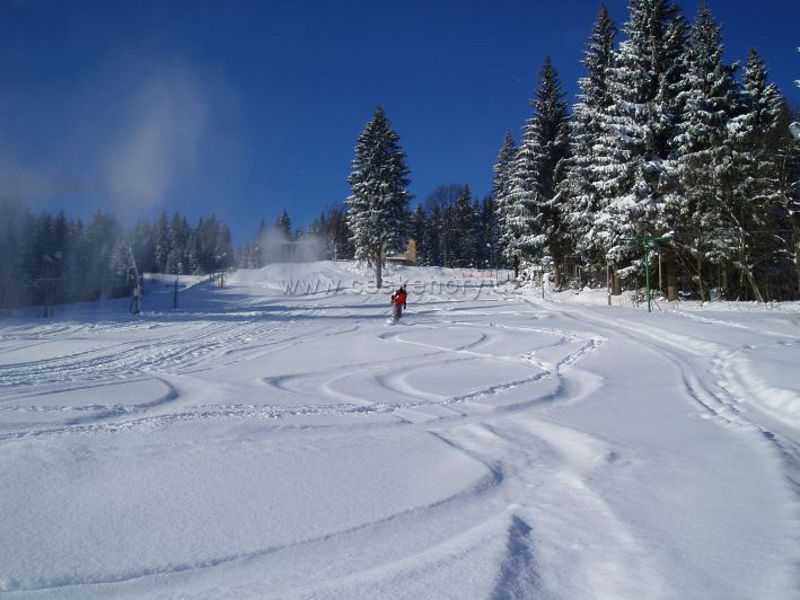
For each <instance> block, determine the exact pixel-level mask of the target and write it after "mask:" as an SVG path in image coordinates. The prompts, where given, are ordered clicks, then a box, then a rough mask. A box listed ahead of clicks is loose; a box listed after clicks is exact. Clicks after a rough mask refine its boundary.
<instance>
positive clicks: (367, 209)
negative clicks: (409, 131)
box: [347, 107, 410, 288]
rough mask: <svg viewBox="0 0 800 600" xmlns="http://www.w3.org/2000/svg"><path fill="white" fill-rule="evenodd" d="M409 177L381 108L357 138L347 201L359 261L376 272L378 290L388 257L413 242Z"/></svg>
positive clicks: (403, 155) (396, 136) (403, 158)
mask: <svg viewBox="0 0 800 600" xmlns="http://www.w3.org/2000/svg"><path fill="white" fill-rule="evenodd" d="M408 174H409V170H408V167H406V163H405V152H404V151H403V150H402V148H401V147H400V138H399V136H398V135H397V133H395V131H394V130H393V129H392V127H391V124H390V123H389V120H388V119H387V118H386V115H385V114H384V112H383V110H382V109H381V108H380V107H378V108H376V109H375V114H374V115H373V117H372V119H371V120H370V122H369V123H367V125H366V127H365V128H364V130H363V131H362V133H361V135H360V136H359V138H358V143H357V144H356V148H355V159H354V160H353V170H352V172H351V174H350V177H349V178H348V182H349V183H350V186H351V189H352V194H351V195H350V196H349V197H348V199H347V203H348V206H349V209H348V224H349V226H350V229H351V231H352V238H351V239H352V241H353V244H354V246H355V256H356V258H357V259H358V260H359V261H362V262H365V263H367V264H368V265H370V266H372V267H374V268H375V277H376V282H377V286H378V288H380V287H382V284H383V281H382V269H383V265H384V262H385V259H386V252H387V251H390V250H395V251H402V250H403V249H404V248H405V245H406V242H407V240H408V220H409V219H408V202H409V198H410V195H409V193H408V191H406V188H407V187H408V184H409V179H408Z"/></svg>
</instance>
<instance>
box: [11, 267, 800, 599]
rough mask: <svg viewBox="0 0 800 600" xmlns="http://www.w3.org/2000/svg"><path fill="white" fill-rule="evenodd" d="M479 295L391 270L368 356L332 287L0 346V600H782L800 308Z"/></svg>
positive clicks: (158, 289) (320, 275) (437, 275)
mask: <svg viewBox="0 0 800 600" xmlns="http://www.w3.org/2000/svg"><path fill="white" fill-rule="evenodd" d="M492 275H493V274H490V273H487V272H477V271H469V270H454V269H441V268H410V267H396V268H392V270H390V272H389V273H387V280H389V281H391V282H393V283H399V282H401V281H402V282H408V287H409V290H410V298H409V305H408V311H407V312H406V314H405V315H404V317H403V319H402V320H401V321H400V322H399V323H398V324H397V325H396V326H394V327H387V326H386V317H387V315H388V311H389V304H388V294H389V292H390V290H389V289H384V290H381V291H378V290H375V289H374V286H369V285H367V283H366V282H367V277H368V271H365V270H362V269H359V268H357V267H355V266H354V265H352V264H350V263H341V262H340V263H330V262H320V263H310V264H298V265H272V266H269V267H266V268H264V269H261V270H252V271H241V272H239V273H237V274H235V275H233V276H231V277H229V278H228V281H227V282H226V284H228V285H227V287H226V288H224V289H219V288H214V287H211V286H210V285H209V284H208V283H203V282H192V283H195V285H193V286H192V287H190V288H187V289H185V290H182V291H181V294H180V299H179V308H178V309H177V310H173V309H172V308H171V302H172V289H171V288H170V287H169V286H167V285H166V284H164V285H161V284H154V283H152V282H151V283H149V284H147V285H146V288H147V289H146V295H145V297H144V312H143V313H142V314H141V315H139V316H136V317H134V316H131V315H129V314H128V313H127V305H128V301H127V300H120V301H106V302H103V303H94V304H84V305H72V306H69V307H57V309H56V316H55V318H53V319H48V320H44V319H41V318H33V317H32V316H31V315H33V314H34V312H33V311H31V312H30V313H21V314H18V315H17V316H14V317H12V318H8V319H3V320H0V480H1V481H2V482H3V485H2V487H0V540H2V543H0V590H2V591H3V592H4V593H3V596H4V597H6V596H8V597H9V598H16V597H20V598H165V597H166V598H169V597H181V598H298V599H299V598H370V599H372V598H436V599H439V598H458V599H466V598H476V599H477V598H492V599H501V598H511V599H515V598H534V597H537V598H538V597H548V598H549V597H553V598H609V599H610V598H614V599H617V598H644V597H646V598H756V597H758V598H777V599H780V598H793V597H797V594H798V581H797V570H796V565H797V561H798V559H800V544H798V536H799V535H800V529H799V528H798V527H799V526H800V523H799V522H798V517H800V512H798V511H799V510H800V503H799V502H798V499H799V498H798V494H800V484H799V483H798V482H800V445H799V444H800V432H799V431H798V429H799V428H800V408H799V407H800V377H798V375H797V372H796V371H797V369H796V365H797V364H798V359H799V358H800V341H799V340H800V305H798V304H786V305H776V306H771V307H763V306H756V305H748V304H734V303H729V304H723V303H717V304H708V305H700V304H699V303H698V304H692V303H682V304H681V305H680V306H677V307H668V306H666V305H664V304H663V303H662V304H660V305H659V308H660V310H656V312H654V313H652V314H648V313H647V312H646V310H645V309H644V308H643V307H642V306H641V305H640V306H636V307H634V306H632V305H631V303H630V301H629V300H626V299H620V298H615V299H614V302H615V303H616V304H617V305H616V306H612V307H608V306H606V305H605V304H606V301H607V299H606V296H605V292H604V291H597V290H584V291H582V292H581V293H579V294H576V293H574V292H561V293H551V292H550V291H546V293H545V299H542V298H541V290H538V289H531V288H521V289H516V288H514V287H513V286H512V285H510V284H506V285H501V286H498V287H495V286H494V285H492V284H491V282H490V277H491V276H492ZM501 276H502V277H501V278H504V277H505V276H506V274H501ZM167 283H169V282H167ZM294 283H298V286H297V290H296V291H295V292H294V293H290V294H287V293H286V290H287V286H288V288H289V289H292V290H294V289H295V288H294ZM620 304H621V305H620Z"/></svg>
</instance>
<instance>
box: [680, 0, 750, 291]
mask: <svg viewBox="0 0 800 600" xmlns="http://www.w3.org/2000/svg"><path fill="white" fill-rule="evenodd" d="M683 60H684V64H685V69H686V74H685V79H684V81H683V91H682V92H681V97H680V103H681V106H682V113H681V117H680V122H679V128H678V132H679V133H678V135H676V136H675V138H674V146H675V157H676V160H675V173H676V176H677V180H678V185H677V186H676V188H675V190H674V191H673V192H672V193H670V194H667V196H666V204H665V223H666V227H667V234H668V235H669V236H670V237H671V238H672V242H671V245H672V247H673V248H675V249H679V250H683V251H684V253H687V254H689V258H691V259H692V260H691V263H690V264H692V265H694V273H693V275H694V278H695V280H696V282H697V285H698V290H699V292H700V296H701V298H702V299H705V298H706V283H705V279H706V277H705V273H704V263H705V262H706V260H707V259H709V258H711V259H712V260H714V258H715V256H714V253H713V252H710V246H709V244H710V242H711V241H712V240H711V239H710V237H711V236H712V235H713V234H712V233H711V232H710V231H709V230H710V229H711V228H713V227H715V226H716V224H717V219H718V216H716V215H715V212H716V211H715V210H714V209H713V205H714V204H715V203H716V202H718V200H719V199H720V198H721V197H722V196H723V195H725V194H729V193H730V191H731V190H730V174H729V173H728V171H729V166H730V163H731V153H730V150H731V149H730V146H729V144H727V138H728V125H729V123H730V120H731V118H732V117H733V115H734V110H735V109H736V104H737V100H736V94H737V89H736V84H735V81H734V71H735V68H734V67H731V66H728V65H726V64H725V63H724V62H723V46H722V36H721V33H720V28H719V25H717V23H716V22H715V20H714V18H713V16H712V14H711V11H710V10H709V9H708V7H707V6H706V5H702V6H701V7H700V9H699V11H698V14H697V18H696V20H695V22H694V24H693V25H692V28H691V34H690V36H689V39H688V41H687V45H686V52H685V55H684V58H683ZM716 258H719V257H718V256H717V257H716ZM668 269H669V273H668V277H669V279H670V285H669V299H670V300H677V288H676V284H675V281H674V280H675V273H674V271H675V269H676V266H675V265H674V261H670V266H669V267H668Z"/></svg>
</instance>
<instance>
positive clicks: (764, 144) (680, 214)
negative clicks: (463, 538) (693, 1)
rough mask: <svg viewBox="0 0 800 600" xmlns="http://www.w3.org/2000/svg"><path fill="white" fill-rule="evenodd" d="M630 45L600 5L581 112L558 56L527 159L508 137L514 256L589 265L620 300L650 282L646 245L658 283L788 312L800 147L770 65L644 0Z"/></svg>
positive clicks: (509, 230) (531, 126)
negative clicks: (727, 57)
mask: <svg viewBox="0 0 800 600" xmlns="http://www.w3.org/2000/svg"><path fill="white" fill-rule="evenodd" d="M629 10H630V14H629V19H628V21H627V22H626V23H625V25H624V27H623V29H622V33H623V36H622V37H623V39H622V40H621V41H620V42H619V43H617V41H616V38H617V35H618V31H617V29H616V27H615V25H614V23H613V22H612V20H611V18H610V17H609V14H608V11H607V9H606V8H605V7H602V8H601V10H600V12H599V14H598V16H597V19H596V21H595V23H594V26H593V30H592V34H591V38H590V40H589V43H588V46H587V50H586V52H585V55H584V60H583V64H584V66H585V68H586V75H585V76H584V77H583V78H582V79H581V80H580V82H579V87H580V94H579V99H578V103H577V104H576V105H575V106H574V107H573V108H572V111H571V113H570V111H569V110H568V104H567V102H566V101H565V99H564V96H565V95H564V93H563V91H562V89H561V84H560V82H559V80H558V75H557V72H556V69H555V67H554V66H553V65H552V63H551V61H550V59H549V58H548V59H547V61H546V62H545V65H544V67H543V69H542V71H541V76H540V80H539V85H538V88H537V90H536V93H535V96H534V98H533V100H532V101H531V105H532V108H533V114H532V115H531V117H530V119H528V121H527V122H526V123H525V126H524V128H523V132H522V139H521V141H520V143H519V145H518V146H516V145H515V144H514V140H513V138H512V137H511V136H510V135H508V136H507V137H506V140H505V143H504V145H503V147H502V149H501V151H500V155H499V157H498V160H497V163H496V165H495V182H494V190H493V196H494V198H495V200H496V202H497V206H498V211H499V215H498V218H499V221H500V231H501V234H500V236H501V242H502V254H503V256H504V259H505V260H506V262H507V264H508V265H509V266H512V267H514V268H516V269H518V270H521V271H523V272H524V270H525V269H526V268H527V267H530V266H531V265H542V266H544V267H546V268H550V269H551V270H552V272H553V274H554V279H555V285H556V286H563V285H565V283H566V281H567V279H568V278H569V277H570V276H571V275H572V274H574V272H575V270H576V267H580V268H581V269H582V270H583V271H584V272H589V273H595V274H597V275H598V276H600V275H601V274H602V273H603V272H605V271H606V270H607V269H608V271H610V273H611V276H612V285H613V287H614V289H615V291H616V292H619V290H620V289H621V288H622V287H623V286H629V287H637V286H639V285H640V284H641V280H642V276H643V273H644V269H645V264H644V261H645V258H644V257H645V254H646V253H645V252H644V247H645V246H647V247H648V250H650V249H651V250H653V252H650V253H649V258H648V260H649V261H651V263H652V264H648V265H647V266H649V267H652V268H655V267H656V266H657V264H656V263H657V262H658V261H660V264H661V267H662V271H663V274H664V277H663V279H662V280H661V282H660V285H662V286H663V288H664V292H665V293H666V294H667V296H668V297H669V299H670V300H676V299H678V296H679V292H680V291H681V290H683V291H684V292H686V293H687V294H691V295H693V296H694V297H698V298H701V299H703V300H705V299H707V298H709V297H710V295H711V292H712V290H714V291H716V293H717V294H718V295H719V296H721V297H724V298H739V299H755V300H759V301H765V300H769V299H788V298H793V297H797V295H798V284H799V283H800V221H799V220H798V213H797V208H798V207H800V204H799V203H798V180H800V177H798V173H799V172H800V161H799V158H800V157H799V156H798V146H797V143H796V142H794V141H793V140H792V139H791V136H790V135H789V130H788V125H789V122H790V118H789V117H790V114H789V109H788V107H787V105H786V102H785V100H784V98H783V97H782V96H781V94H780V93H779V91H778V89H777V87H776V86H775V85H774V84H771V83H769V82H768V77H767V69H766V67H765V65H764V62H763V60H762V59H761V57H760V56H759V55H758V53H757V51H755V50H751V52H750V54H749V56H748V58H747V61H746V63H745V65H744V69H743V72H742V73H741V77H737V72H738V71H739V65H738V64H727V63H725V61H724V60H723V44H722V35H721V30H720V26H719V25H718V23H717V22H716V21H715V19H714V17H713V15H712V14H711V11H710V10H709V8H708V6H707V5H705V4H703V5H701V7H700V9H699V11H698V13H697V16H696V18H695V19H694V21H693V22H692V23H689V22H687V20H686V19H685V18H684V16H683V15H682V14H681V12H680V9H679V7H678V6H677V5H676V4H674V3H672V2H669V1H668V0H632V1H631V2H630V6H629Z"/></svg>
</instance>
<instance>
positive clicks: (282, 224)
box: [275, 208, 292, 241]
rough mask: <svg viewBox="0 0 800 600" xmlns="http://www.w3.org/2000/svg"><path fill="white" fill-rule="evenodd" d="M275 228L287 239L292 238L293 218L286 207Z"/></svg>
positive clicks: (276, 221)
mask: <svg viewBox="0 0 800 600" xmlns="http://www.w3.org/2000/svg"><path fill="white" fill-rule="evenodd" d="M275 229H277V230H278V231H280V232H281V233H282V234H283V236H284V237H285V239H286V240H287V241H288V240H291V239H292V220H291V219H290V218H289V213H288V212H286V209H285V208H284V209H283V210H282V211H281V214H280V215H279V216H278V218H277V219H276V220H275Z"/></svg>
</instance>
